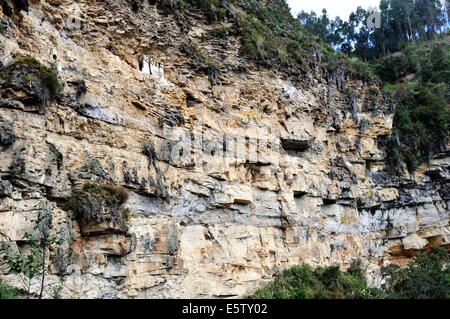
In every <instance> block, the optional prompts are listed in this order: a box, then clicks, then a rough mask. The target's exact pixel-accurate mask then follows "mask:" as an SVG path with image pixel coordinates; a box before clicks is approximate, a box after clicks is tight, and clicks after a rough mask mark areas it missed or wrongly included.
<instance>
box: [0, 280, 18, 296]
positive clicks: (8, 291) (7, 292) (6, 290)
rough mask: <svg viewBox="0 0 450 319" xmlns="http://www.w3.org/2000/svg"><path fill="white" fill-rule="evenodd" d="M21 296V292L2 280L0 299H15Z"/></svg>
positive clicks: (0, 283)
mask: <svg viewBox="0 0 450 319" xmlns="http://www.w3.org/2000/svg"><path fill="white" fill-rule="evenodd" d="M18 296H19V290H18V289H15V288H13V287H11V286H8V285H7V284H5V283H3V282H2V281H1V280H0V299H15V298H17V297H18Z"/></svg>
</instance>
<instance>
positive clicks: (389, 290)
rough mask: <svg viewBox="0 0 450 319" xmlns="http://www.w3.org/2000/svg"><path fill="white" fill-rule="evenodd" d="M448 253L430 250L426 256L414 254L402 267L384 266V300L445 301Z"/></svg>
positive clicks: (449, 270)
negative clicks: (410, 260) (414, 257)
mask: <svg viewBox="0 0 450 319" xmlns="http://www.w3.org/2000/svg"><path fill="white" fill-rule="evenodd" d="M449 262H450V260H449V257H448V253H447V252H446V251H445V250H444V249H443V248H434V249H433V250H432V251H431V252H430V253H429V254H427V255H425V254H418V255H417V256H416V259H415V261H414V262H412V263H410V264H409V265H408V266H407V267H405V268H403V269H402V268H399V267H397V266H388V267H385V268H383V269H382V273H383V274H384V276H385V277H386V283H385V284H384V286H383V289H384V291H385V293H386V297H388V298H396V299H444V298H445V299H447V298H450V267H449Z"/></svg>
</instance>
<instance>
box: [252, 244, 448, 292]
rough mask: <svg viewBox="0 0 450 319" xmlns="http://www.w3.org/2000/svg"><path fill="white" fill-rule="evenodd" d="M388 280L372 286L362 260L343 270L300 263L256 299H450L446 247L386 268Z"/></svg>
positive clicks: (277, 279) (283, 273) (384, 272)
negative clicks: (368, 283)
mask: <svg viewBox="0 0 450 319" xmlns="http://www.w3.org/2000/svg"><path fill="white" fill-rule="evenodd" d="M381 272H382V276H383V278H384V284H382V286H381V288H380V289H376V288H370V287H368V285H367V282H366V279H365V277H364V269H363V268H362V267H361V263H360V262H354V263H352V265H351V266H350V267H349V268H348V269H347V271H345V272H343V271H341V270H340V269H339V267H338V266H331V267H319V268H316V269H313V268H311V267H310V266H307V265H303V266H296V267H292V268H291V269H288V270H286V271H284V272H282V273H281V274H280V275H279V276H277V277H276V278H275V280H274V281H273V282H272V283H271V284H269V285H267V286H266V287H264V288H261V289H260V290H258V291H256V292H255V293H254V294H253V295H252V296H251V297H250V298H252V299H373V298H376V299H383V298H391V299H444V298H445V299H447V298H450V260H449V257H448V253H447V252H446V251H445V250H444V249H442V248H435V249H433V250H432V251H431V252H429V253H428V254H417V256H416V259H415V260H414V261H413V262H411V263H410V264H409V265H408V266H407V267H405V268H400V267H398V266H394V265H390V266H388V267H385V268H383V269H382V271H381Z"/></svg>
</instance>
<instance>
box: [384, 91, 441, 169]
mask: <svg viewBox="0 0 450 319" xmlns="http://www.w3.org/2000/svg"><path fill="white" fill-rule="evenodd" d="M397 101H398V102H397V103H398V105H397V109H396V112H395V117H394V132H393V135H394V136H397V137H398V140H399V145H398V147H399V152H400V156H401V160H402V161H404V162H405V163H406V165H407V167H408V170H409V171H410V172H412V171H414V170H415V169H416V168H417V167H418V166H419V165H420V164H421V163H424V162H427V161H428V160H429V159H430V158H431V157H432V156H433V155H434V154H437V153H439V152H440V151H441V150H443V149H445V147H446V143H447V141H448V138H449V134H450V111H449V109H448V106H447V101H446V98H445V97H444V96H442V92H440V91H439V90H438V89H437V88H435V87H431V88H430V87H429V86H424V85H422V84H412V85H409V86H406V87H405V88H404V89H403V90H402V91H400V92H397ZM393 146H395V145H393ZM390 153H391V154H390V155H391V156H388V163H389V165H390V166H391V167H394V168H396V167H398V161H397V163H393V162H394V161H396V158H393V157H392V155H395V154H392V151H391V152H390ZM388 155H389V154H388Z"/></svg>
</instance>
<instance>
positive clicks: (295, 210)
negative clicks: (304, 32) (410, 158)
mask: <svg viewBox="0 0 450 319" xmlns="http://www.w3.org/2000/svg"><path fill="white" fill-rule="evenodd" d="M152 3H153V1H150V2H149V1H143V2H142V8H141V10H139V11H138V12H134V11H133V10H132V6H130V3H129V2H127V1H125V0H114V1H113V0H107V1H95V2H92V1H84V0H79V1H53V0H41V1H29V7H28V8H27V10H25V11H24V10H22V11H20V10H13V11H12V12H11V13H10V14H9V13H8V12H4V11H3V12H2V11H0V22H1V24H5V25H6V26H7V27H6V28H4V29H1V28H0V30H1V32H0V43H1V46H0V63H1V64H0V66H1V68H2V73H3V74H5V73H4V72H3V71H5V70H9V69H8V67H9V66H11V65H12V64H13V63H14V61H16V59H17V58H18V57H20V56H24V55H32V56H34V57H35V58H36V59H37V60H38V61H40V62H41V63H43V64H44V65H48V64H53V65H54V67H55V68H56V69H57V70H58V77H59V81H60V82H61V83H62V84H63V90H62V92H61V94H60V95H59V97H58V98H57V99H54V100H50V99H47V101H46V103H45V104H46V105H45V107H43V105H42V103H40V101H38V100H36V99H31V98H30V97H33V96H34V95H33V94H34V93H33V92H34V91H33V90H32V89H33V88H34V86H33V85H35V83H34V82H30V83H28V82H26V81H25V80H27V79H28V80H30V81H31V79H30V78H29V77H28V78H27V77H26V76H27V73H26V72H27V71H26V69H22V68H21V69H20V70H21V72H22V75H20V74H19V75H18V76H17V77H16V79H18V80H20V81H18V82H17V81H16V83H19V84H20V86H21V87H22V89H18V88H17V86H16V87H15V88H14V87H12V86H11V85H10V84H11V83H9V82H8V79H5V78H1V79H0V154H1V155H0V239H1V240H2V241H6V242H8V243H10V244H12V245H15V246H16V247H17V249H21V248H23V246H24V244H25V243H26V240H25V239H26V238H25V236H26V234H27V232H28V231H29V230H30V229H32V228H33V221H34V220H35V218H36V215H37V212H38V210H39V207H40V206H39V205H40V204H41V203H45V205H47V206H48V207H50V208H51V209H52V211H53V214H54V218H55V219H57V220H59V221H60V223H58V224H57V225H58V226H57V227H59V228H61V229H63V230H64V232H65V233H66V234H67V236H66V239H67V242H66V244H65V245H66V246H64V247H62V248H61V249H62V250H64V251H65V252H66V253H65V254H62V255H61V256H62V257H61V256H60V258H55V260H56V261H53V262H51V263H49V264H50V265H51V266H50V267H49V268H48V270H47V271H48V274H47V281H48V283H49V284H51V285H52V286H60V287H61V294H62V296H63V297H72V298H164V297H174V298H178V297H184V298H194V297H199V298H202V297H227V298H228V297H238V296H244V295H246V294H248V293H251V292H252V291H253V290H254V289H256V288H257V287H260V286H261V285H263V284H264V283H266V282H268V281H270V280H271V279H272V278H273V276H274V275H275V274H276V273H277V272H279V271H280V270H282V269H285V268H287V267H289V266H292V265H296V264H301V263H308V264H311V265H330V264H340V265H342V267H346V266H348V265H349V264H350V263H351V262H352V261H353V260H355V259H358V258H360V259H362V260H363V262H364V264H365V265H366V266H367V269H368V275H369V277H370V278H371V283H372V284H373V285H378V284H379V283H380V282H379V280H380V277H379V269H380V267H381V266H384V265H387V264H390V263H396V264H400V265H404V264H405V263H407V262H408V261H409V260H410V259H411V258H412V257H413V256H414V254H415V253H416V252H419V251H424V250H427V249H429V248H431V247H435V246H442V247H446V248H448V247H450V246H449V245H450V224H449V222H450V216H449V209H448V205H449V201H450V191H449V190H450V188H449V185H450V170H449V169H450V157H449V154H448V153H445V154H444V153H443V154H440V155H439V156H437V157H436V158H435V159H433V160H432V161H431V163H429V164H428V165H424V166H423V167H421V168H420V169H419V170H418V171H417V172H416V173H415V174H413V175H409V174H405V175H404V176H402V177H395V176H392V175H390V174H389V173H387V172H386V170H385V166H386V161H385V158H386V150H385V146H384V145H385V144H384V143H383V141H384V140H385V139H386V138H387V137H389V135H390V131H391V128H392V121H393V107H392V105H390V102H389V101H388V100H386V99H383V98H382V96H381V94H379V95H378V96H377V102H376V103H377V104H376V108H375V109H372V108H370V109H368V108H366V107H364V101H365V100H366V99H367V97H368V96H369V94H371V93H370V92H369V91H373V90H370V89H371V88H376V85H375V84H373V85H371V84H368V83H363V82H360V81H356V80H352V79H351V78H349V77H345V75H344V73H343V72H344V70H343V69H342V68H341V67H339V68H338V69H337V70H335V75H333V76H334V77H335V78H336V77H337V78H338V79H339V80H337V79H334V80H332V81H330V79H327V77H330V75H329V74H328V75H327V72H326V70H323V69H322V68H321V67H320V61H316V62H317V68H316V69H314V70H313V71H312V72H311V74H309V75H308V76H305V77H304V78H299V77H298V76H296V77H293V76H290V75H289V74H288V73H282V72H280V71H276V70H267V69H263V68H258V67H256V66H255V65H253V64H251V63H250V62H248V61H245V60H244V59H243V58H242V57H240V56H239V54H238V52H239V40H238V39H237V38H235V37H230V38H229V39H227V46H226V49H225V48H224V47H223V46H220V45H218V44H217V42H215V41H214V40H211V39H209V38H208V37H205V36H203V35H205V34H207V33H208V32H209V31H211V29H212V28H214V25H211V24H207V23H205V21H202V20H201V19H200V18H198V19H194V20H193V21H192V23H193V25H192V26H191V28H190V29H189V32H188V33H187V34H186V33H184V32H185V31H184V29H183V28H182V27H180V24H179V23H178V22H177V20H176V18H175V17H174V16H171V15H166V14H164V13H163V12H162V11H161V10H159V9H158V8H157V7H156V6H154V5H153V4H152ZM3 10H4V9H3ZM187 39H189V41H191V42H195V43H197V44H198V46H199V47H201V49H202V50H203V51H204V52H208V54H209V55H210V57H211V59H213V60H214V61H220V66H221V69H220V73H219V74H218V76H217V78H215V81H213V83H212V82H211V79H210V77H211V76H210V74H205V73H204V72H199V71H198V70H197V69H196V67H195V66H193V63H194V62H193V61H192V59H191V58H190V57H189V56H187V55H186V54H185V53H183V50H182V47H183V45H184V44H185V41H187ZM144 62H145V63H144ZM243 65H245V72H242V71H240V70H242V66H243ZM27 83H28V86H27ZM40 85H41V86H42V83H41V84H40ZM344 86H345V87H349V88H352V90H353V91H354V92H355V95H354V96H352V98H351V100H350V101H349V99H348V96H346V94H345V93H344ZM88 183H97V184H107V185H113V186H114V187H119V186H120V187H123V188H125V189H127V192H128V195H129V196H128V199H127V201H126V202H125V203H124V204H123V206H120V208H119V207H115V208H114V209H113V210H114V211H115V212H116V213H117V212H118V211H119V210H120V212H123V211H122V210H123V209H126V210H127V214H129V216H128V217H127V220H126V226H125V227H123V226H124V225H121V223H122V222H120V223H115V222H114V220H115V219H114V218H112V217H111V218H109V219H108V218H106V219H104V218H103V219H102V218H97V219H95V218H94V219H93V220H89V221H87V222H86V220H85V221H84V222H83V221H82V220H80V219H79V218H77V216H76V215H77V214H76V213H75V209H74V208H73V206H72V207H71V205H66V203H67V202H68V201H69V200H71V199H74V198H77V197H76V194H77V192H79V190H80V189H81V188H82V187H83V185H86V184H88ZM83 198H84V197H83ZM78 199H79V200H78V201H75V205H77V204H79V203H80V198H78ZM91 204H92V201H91ZM94 204H95V205H94V206H93V207H92V212H93V213H95V214H97V213H98V214H97V215H100V216H103V215H102V214H109V213H110V212H111V209H112V208H111V206H108V205H106V206H104V202H102V201H97V202H95V203H94ZM102 205H103V206H102ZM87 210H88V211H89V209H88V208H87ZM1 269H2V272H1V273H0V278H1V279H2V280H4V281H6V282H8V283H9V284H11V285H15V286H18V287H20V285H21V282H20V279H19V278H18V277H17V276H16V275H14V274H13V273H10V272H8V270H7V269H6V268H5V269H3V268H1ZM38 285H39V281H38V279H37V278H36V282H33V287H32V288H33V289H34V290H37V289H38ZM45 293H46V296H47V297H51V291H50V290H49V289H46V292H45Z"/></svg>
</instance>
